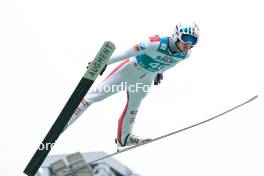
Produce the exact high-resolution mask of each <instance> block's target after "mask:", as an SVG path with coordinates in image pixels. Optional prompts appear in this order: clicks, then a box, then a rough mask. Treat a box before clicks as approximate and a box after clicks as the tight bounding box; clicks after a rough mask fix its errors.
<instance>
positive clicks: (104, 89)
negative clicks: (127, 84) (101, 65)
mask: <svg viewBox="0 0 264 176" xmlns="http://www.w3.org/2000/svg"><path fill="white" fill-rule="evenodd" d="M128 63H129V60H125V61H124V62H122V63H121V64H120V65H119V66H118V67H117V68H115V69H114V70H113V71H112V72H111V73H110V74H109V75H108V76H107V78H106V79H105V80H104V81H102V82H101V83H100V84H99V85H98V86H97V87H96V88H93V89H91V90H90V91H89V92H88V93H87V94H86V96H85V97H84V99H83V100H82V102H81V103H80V105H79V106H78V108H77V109H76V110H75V112H74V114H73V115H72V117H71V119H70V120H69V122H68V124H67V126H66V127H65V129H64V130H66V129H67V128H68V127H69V126H70V125H71V124H72V123H74V122H75V121H76V120H77V119H78V118H79V117H80V116H81V114H82V113H83V112H84V111H85V110H86V109H87V108H88V107H90V106H91V105H92V104H93V103H96V102H98V101H101V100H103V99H105V98H107V97H109V96H111V95H113V94H115V93H117V90H114V89H109V88H111V87H113V85H119V84H121V83H122V82H124V81H125V80H126V79H127V78H126V72H128V71H127V70H129V67H127V66H126V65H127V64H128Z"/></svg>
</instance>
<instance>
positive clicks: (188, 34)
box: [172, 21, 200, 46]
mask: <svg viewBox="0 0 264 176" xmlns="http://www.w3.org/2000/svg"><path fill="white" fill-rule="evenodd" d="M199 34H200V30H199V27H198V25H197V24H196V23H195V22H193V21H186V22H180V23H178V24H177V25H176V26H175V29H174V33H173V35H172V40H173V43H176V42H177V41H178V40H180V41H182V42H184V43H186V44H189V45H191V46H194V45H196V44H197V42H198V39H199Z"/></svg>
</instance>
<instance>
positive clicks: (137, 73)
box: [68, 36, 190, 144]
mask: <svg viewBox="0 0 264 176" xmlns="http://www.w3.org/2000/svg"><path fill="white" fill-rule="evenodd" d="M169 42H170V37H160V36H153V37H149V38H148V40H146V41H144V42H141V43H139V44H137V45H135V46H133V47H131V48H129V49H128V50H127V51H125V52H122V53H118V54H116V53H114V55H113V56H112V57H111V58H110V59H109V61H108V65H110V64H113V63H116V62H119V61H122V62H121V64H120V65H119V66H117V67H116V68H115V69H114V70H113V71H112V72H111V73H110V74H109V75H108V76H107V77H106V79H105V80H104V81H102V82H101V83H100V84H99V85H98V86H97V87H96V88H94V89H92V90H90V91H89V92H88V93H87V95H86V96H85V98H84V99H83V101H82V102H81V103H80V105H79V107H78V108H77V109H76V111H75V113H74V114H73V116H72V118H71V119H70V121H69V123H68V126H69V125H70V124H71V123H73V121H75V120H76V119H77V118H78V117H79V116H80V115H81V114H82V113H83V111H84V110H85V109H87V108H88V107H89V106H90V105H91V104H93V103H96V102H98V101H101V100H103V99H105V98H107V97H109V96H111V95H113V94H115V93H117V92H119V90H117V86H118V85H119V86H122V87H124V86H125V87H126V89H125V90H126V92H127V103H126V105H125V108H124V110H123V112H122V114H121V116H120V118H119V120H118V131H117V139H118V141H119V143H120V144H122V143H123V142H124V140H125V138H126V136H127V135H128V134H131V133H132V129H133V125H134V122H135V118H136V115H137V112H138V109H139V106H140V103H141V101H142V99H143V98H144V97H145V96H146V95H147V93H148V90H149V88H150V87H151V85H152V83H153V80H154V78H155V76H156V75H157V73H163V72H164V71H165V70H167V69H169V68H171V67H173V66H175V65H176V64H177V63H179V62H180V61H182V60H185V59H186V58H188V57H189V55H190V51H183V52H177V53H173V52H172V51H171V49H170V47H169ZM122 90H123V89H122Z"/></svg>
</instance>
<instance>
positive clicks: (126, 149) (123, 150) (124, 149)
mask: <svg viewBox="0 0 264 176" xmlns="http://www.w3.org/2000/svg"><path fill="white" fill-rule="evenodd" d="M257 97H258V95H256V96H254V97H252V98H250V99H248V100H247V101H245V102H243V103H241V104H239V105H237V106H234V107H233V108H230V109H228V110H226V111H225V112H223V113H221V114H218V115H216V116H214V117H211V118H209V119H206V120H204V121H201V122H199V123H196V124H193V125H190V126H188V127H185V128H182V129H180V130H177V131H173V132H171V133H168V134H165V135H162V136H159V137H156V138H154V139H152V140H150V141H147V142H144V143H140V144H137V145H134V146H130V147H127V148H123V149H118V150H117V152H114V153H112V154H109V155H106V156H104V157H101V158H98V159H96V160H93V161H90V162H88V163H86V164H84V165H81V166H79V167H75V168H71V169H67V170H64V172H68V171H71V170H77V169H79V168H82V167H83V166H85V165H89V164H92V163H95V162H97V161H100V160H103V159H106V158H109V157H112V156H115V155H118V154H120V153H123V152H126V151H128V150H132V149H134V148H137V147H140V146H143V145H146V144H149V143H151V142H155V141H158V140H160V139H163V138H166V137H168V136H171V135H174V134H177V133H180V132H183V131H185V130H188V129H190V128H193V127H196V126H199V125H201V124H204V123H206V122H209V121H211V120H214V119H216V118H218V117H220V116H223V115H224V114H227V113H229V112H231V111H233V110H235V109H238V108H240V107H241V106H243V105H245V104H247V103H249V102H252V101H253V100H255V99H256V98H257Z"/></svg>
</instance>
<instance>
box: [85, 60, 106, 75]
mask: <svg viewBox="0 0 264 176" xmlns="http://www.w3.org/2000/svg"><path fill="white" fill-rule="evenodd" d="M91 63H92V62H88V65H87V66H86V68H87V69H88V68H89V67H90V65H91ZM106 67H107V65H105V66H104V68H103V70H102V71H101V72H100V75H103V73H104V71H105V69H106Z"/></svg>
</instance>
